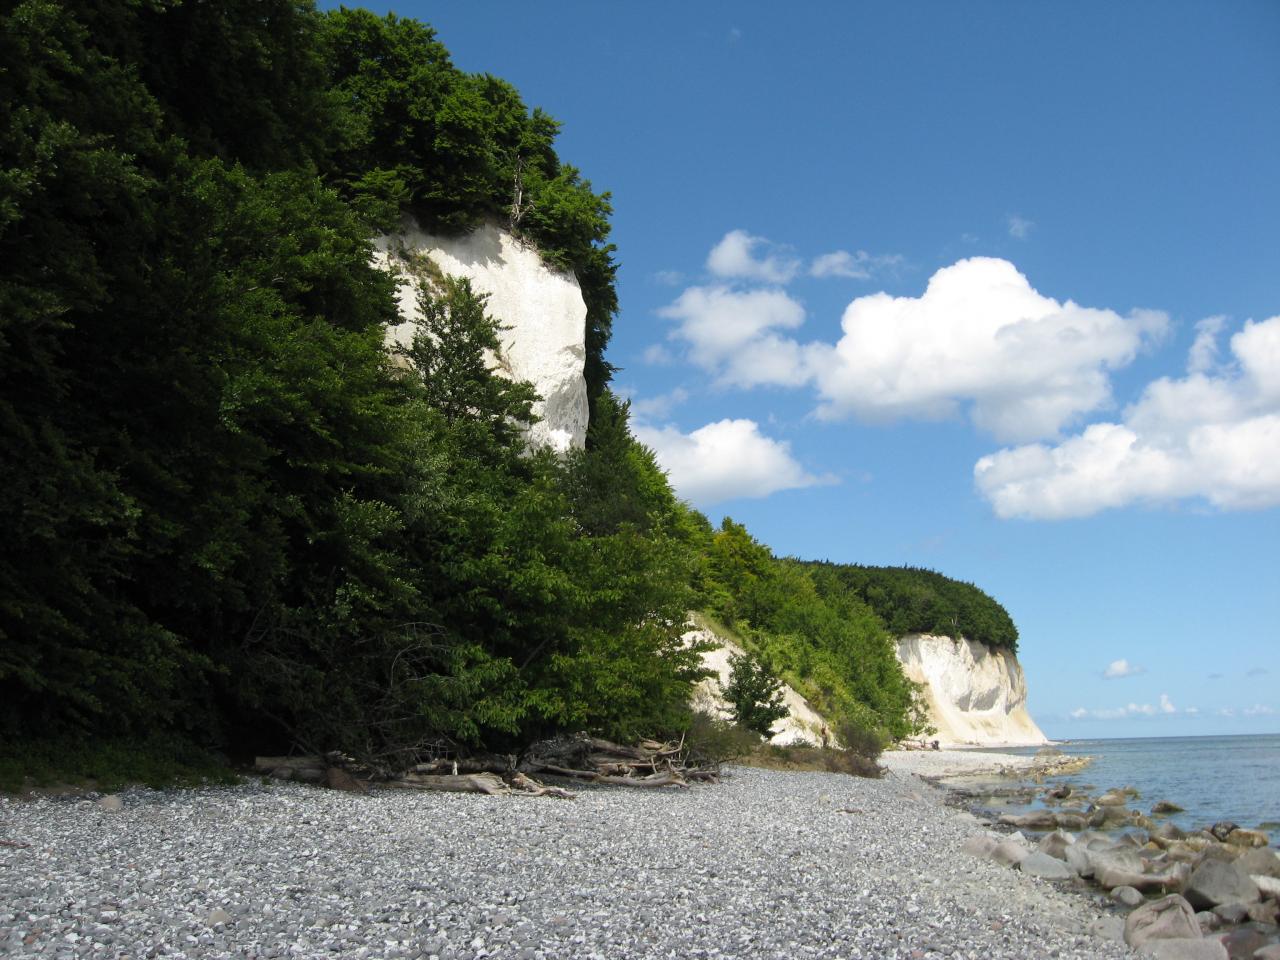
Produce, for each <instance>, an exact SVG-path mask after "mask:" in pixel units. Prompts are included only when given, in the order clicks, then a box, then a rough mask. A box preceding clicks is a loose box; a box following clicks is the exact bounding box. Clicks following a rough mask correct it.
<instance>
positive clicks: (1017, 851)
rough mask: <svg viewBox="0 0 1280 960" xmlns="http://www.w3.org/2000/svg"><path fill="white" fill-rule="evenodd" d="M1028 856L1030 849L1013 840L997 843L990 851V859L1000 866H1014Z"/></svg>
mask: <svg viewBox="0 0 1280 960" xmlns="http://www.w3.org/2000/svg"><path fill="white" fill-rule="evenodd" d="M1029 856H1031V851H1030V850H1028V849H1027V848H1026V847H1024V846H1023V845H1022V844H1020V843H1017V842H1015V841H1013V840H1006V841H1004V842H1003V843H998V844H996V847H995V849H994V850H992V851H991V859H992V860H994V861H995V862H996V863H998V864H1000V865H1001V866H1002V867H1016V866H1017V865H1018V864H1020V863H1021V862H1022V861H1023V860H1025V859H1027V857H1029Z"/></svg>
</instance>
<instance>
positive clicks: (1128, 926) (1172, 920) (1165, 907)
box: [1124, 893, 1200, 948]
mask: <svg viewBox="0 0 1280 960" xmlns="http://www.w3.org/2000/svg"><path fill="white" fill-rule="evenodd" d="M1199 937H1200V924H1199V923H1197V922H1196V913H1195V911H1194V910H1192V909H1191V904H1189V903H1188V902H1187V901H1186V900H1184V899H1183V898H1182V897H1180V896H1178V894H1176V893H1174V894H1170V895H1169V896H1167V897H1165V898H1164V899H1163V900H1153V901H1152V902H1151V903H1147V904H1144V905H1142V906H1141V907H1138V909H1136V910H1134V911H1133V913H1131V914H1129V916H1127V917H1126V918H1125V921H1124V942H1125V943H1127V944H1128V945H1129V946H1131V947H1134V948H1138V947H1141V946H1143V945H1144V944H1146V943H1149V942H1151V941H1152V940H1178V939H1192V940H1194V939H1198V938H1199Z"/></svg>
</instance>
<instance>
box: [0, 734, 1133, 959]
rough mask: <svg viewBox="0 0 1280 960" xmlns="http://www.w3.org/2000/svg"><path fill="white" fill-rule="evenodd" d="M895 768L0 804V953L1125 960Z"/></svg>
mask: <svg viewBox="0 0 1280 960" xmlns="http://www.w3.org/2000/svg"><path fill="white" fill-rule="evenodd" d="M961 752H962V751H961ZM900 756H903V755H895V754H889V755H886V758H885V762H886V764H887V765H888V767H889V772H888V773H887V774H886V776H885V777H884V778H883V779H881V780H864V779H858V778H854V777H849V776H844V775H839V774H823V773H789V772H779V771H770V770H759V769H749V768H733V769H731V770H729V771H728V776H726V778H725V779H724V781H723V782H722V783H719V784H708V785H696V786H694V787H692V788H690V789H687V790H675V789H663V790H652V791H644V790H628V789H621V788H598V787H597V788H584V789H581V790H580V791H578V795H577V797H576V799H573V800H559V799H551V798H545V797H543V798H526V797H517V796H511V797H484V796H477V795H463V794H442V793H417V792H399V791H392V790H384V791H377V792H375V793H373V794H372V795H370V796H360V795H353V794H347V793H341V792H337V791H331V790H323V789H318V788H314V787H308V786H303V785H299V784H292V783H280V782H271V783H261V782H258V781H252V782H248V783H245V784H242V785H239V786H235V787H225V788H223V787H220V788H205V789H198V790H184V791H164V792H155V791H148V790H130V791H125V792H123V793H122V794H121V795H120V801H121V803H120V805H119V809H105V808H104V805H103V804H100V803H99V802H97V801H96V800H95V799H93V798H91V797H90V798H84V797H77V798H71V797H59V798H43V799H37V800H29V801H26V800H24V801H19V800H14V799H5V800H0V843H2V844H3V845H0V953H8V954H11V955H17V956H33V957H34V956H45V957H59V958H68V960H69V958H78V957H162V956H163V957H211V958H212V957H334V956H342V957H377V958H388V960H391V958H417V957H422V958H440V960H458V958H466V960H471V958H482V957H512V958H520V960H547V958H561V957H564V958H568V957H573V958H579V957H580V958H622V957H625V958H649V957H653V958H657V957H671V958H710V957H770V958H774V957H776V958H801V957H806V958H807V957H815V958H818V957H831V958H835V957H841V958H868V960H870V958H910V960H926V958H940V957H946V958H968V960H987V958H1009V960H1015V958H1016V960H1032V958H1047V957H1062V958H1068V957H1079V958H1110V957H1125V956H1130V954H1129V952H1128V950H1127V948H1126V947H1125V946H1124V945H1123V944H1122V943H1119V942H1116V941H1115V940H1114V939H1103V938H1099V937H1097V936H1095V935H1094V931H1105V929H1106V927H1107V925H1108V924H1109V923H1110V924H1112V925H1113V926H1112V929H1111V934H1110V935H1111V936H1114V923H1115V922H1116V918H1114V917H1104V916H1103V915H1102V914H1101V913H1100V912H1099V910H1098V908H1097V907H1095V906H1094V905H1093V904H1092V903H1091V902H1090V901H1089V900H1088V899H1086V898H1084V897H1081V896H1079V895H1078V894H1073V893H1069V892H1066V891H1063V890H1059V889H1058V888H1055V887H1054V886H1053V885H1051V884H1050V883H1048V882H1046V881H1043V880H1040V879H1037V878H1035V877H1032V876H1027V875H1024V874H1021V873H1019V872H1015V871H1010V870H1007V869H1005V868H1003V867H1000V866H998V865H996V864H994V863H991V862H987V861H983V860H979V859H976V858H974V857H971V856H969V855H967V854H965V853H963V852H961V850H960V847H961V845H962V843H963V842H964V841H965V839H966V838H968V837H971V836H972V835H973V834H975V833H977V832H980V831H981V828H980V827H979V826H978V824H977V822H976V821H975V820H974V818H973V817H972V816H971V815H970V814H968V813H966V812H963V811H960V810H956V809H954V808H951V807H948V806H947V805H946V804H945V803H944V799H945V796H944V793H943V791H942V790H940V789H938V788H936V787H934V786H932V785H931V784H929V783H927V782H925V781H922V780H921V779H919V778H918V777H916V776H914V775H913V773H912V772H910V770H911V768H912V767H914V766H916V765H917V764H922V763H925V762H926V761H923V760H917V759H914V758H915V757H923V756H926V754H911V755H906V756H908V758H909V759H907V760H904V761H899V760H898V759H897V758H898V757H900ZM970 756H973V755H972V754H970ZM985 756H988V757H989V756H991V755H985ZM921 772H924V771H921ZM928 775H936V774H932V773H930V774H928ZM105 806H106V807H111V806H115V804H107V805H105Z"/></svg>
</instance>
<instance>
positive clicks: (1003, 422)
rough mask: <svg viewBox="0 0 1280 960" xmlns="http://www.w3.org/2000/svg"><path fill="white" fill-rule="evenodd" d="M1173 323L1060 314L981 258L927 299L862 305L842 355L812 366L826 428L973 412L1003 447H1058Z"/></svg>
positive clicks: (876, 298) (943, 276)
mask: <svg viewBox="0 0 1280 960" xmlns="http://www.w3.org/2000/svg"><path fill="white" fill-rule="evenodd" d="M1166 322H1167V321H1166V318H1165V317H1164V315H1163V314H1159V313H1154V312H1150V311H1135V312H1134V313H1132V314H1130V315H1129V316H1128V317H1123V316H1121V315H1120V314H1118V313H1116V312H1114V311H1112V310H1100V309H1093V308H1089V307H1082V306H1080V305H1078V304H1076V303H1074V302H1072V301H1070V300H1068V301H1065V302H1063V303H1059V302H1058V301H1057V300H1054V299H1052V298H1050V297H1045V296H1043V295H1041V294H1040V293H1038V292H1037V291H1036V290H1035V289H1033V288H1032V287H1031V285H1030V284H1029V283H1028V282H1027V279H1026V277H1024V276H1023V275H1022V274H1021V273H1019V272H1018V271H1017V269H1016V268H1015V267H1014V266H1013V264H1011V263H1009V262H1008V261H1006V260H999V259H995V258H991V257H973V258H970V259H967V260H961V261H960V262H958V263H956V264H954V265H952V266H950V267H944V268H943V269H941V270H939V271H938V272H937V273H935V274H934V275H933V277H932V278H930V280H929V284H928V286H927V288H926V289H925V291H924V293H923V294H922V295H921V296H920V297H891V296H889V295H888V294H886V293H877V294H873V295H871V296H866V297H859V298H858V299H856V300H854V301H853V302H852V303H851V304H849V306H848V308H847V309H846V310H845V312H844V318H843V321H842V325H843V329H844V335H843V336H842V337H841V339H840V340H839V342H838V343H836V344H835V345H834V346H832V347H825V348H823V349H817V348H815V352H814V356H813V358H812V360H811V362H812V364H813V366H814V378H815V381H816V384H817V386H818V390H819V393H820V394H821V397H822V404H821V406H820V407H819V411H818V412H819V415H820V416H823V417H824V418H827V419H835V418H838V417H843V416H848V415H856V416H859V417H861V418H863V419H873V420H874V419H881V420H887V419H894V418H898V417H921V418H926V419H939V418H943V417H948V416H952V415H954V414H955V413H956V412H957V411H958V410H959V409H960V408H962V407H963V406H965V405H968V406H969V409H970V415H971V417H972V419H973V421H974V422H975V423H976V424H977V425H978V426H979V427H981V428H983V429H985V430H989V431H990V432H992V433H994V434H996V435H997V436H1000V437H1005V438H1012V437H1022V438H1025V439H1030V438H1032V437H1043V436H1053V435H1056V433H1057V432H1058V431H1059V430H1060V429H1061V428H1062V427H1063V426H1065V425H1067V424H1068V423H1070V422H1072V421H1073V420H1075V419H1076V418H1078V417H1079V416H1080V415H1082V414H1085V413H1088V412H1090V411H1093V410H1096V409H1098V408H1100V407H1103V406H1106V405H1107V404H1108V403H1109V402H1110V400H1111V390H1110V383H1109V380H1108V376H1107V371H1108V370H1110V369H1113V368H1116V367H1121V366H1124V365H1125V364H1128V363H1129V362H1130V361H1131V360H1132V359H1133V357H1134V356H1135V355H1136V354H1137V352H1138V350H1139V349H1140V348H1141V347H1142V346H1143V345H1144V343H1145V342H1146V341H1147V340H1148V339H1149V338H1151V337H1153V336H1155V335H1158V334H1159V333H1161V332H1162V331H1163V329H1164V327H1165V324H1166Z"/></svg>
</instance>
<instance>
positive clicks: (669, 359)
mask: <svg viewBox="0 0 1280 960" xmlns="http://www.w3.org/2000/svg"><path fill="white" fill-rule="evenodd" d="M643 357H644V362H645V363H647V364H650V365H652V366H655V367H664V366H666V365H667V364H670V363H675V362H676V358H675V357H674V356H673V355H672V353H671V351H670V350H669V349H667V347H666V345H665V344H661V343H651V344H650V345H649V346H647V347H645V348H644V354H643Z"/></svg>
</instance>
